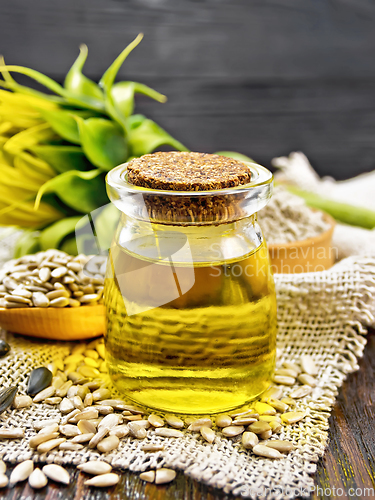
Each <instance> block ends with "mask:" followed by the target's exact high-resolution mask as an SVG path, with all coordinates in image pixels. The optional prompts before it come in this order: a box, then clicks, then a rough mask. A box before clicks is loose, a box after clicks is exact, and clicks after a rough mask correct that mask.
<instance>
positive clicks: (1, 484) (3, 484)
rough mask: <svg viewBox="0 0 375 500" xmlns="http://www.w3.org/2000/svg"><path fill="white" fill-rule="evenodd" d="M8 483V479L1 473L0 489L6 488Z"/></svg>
mask: <svg viewBox="0 0 375 500" xmlns="http://www.w3.org/2000/svg"><path fill="white" fill-rule="evenodd" d="M8 483H9V479H8V478H7V476H6V475H5V474H3V473H0V488H5V487H6V486H8Z"/></svg>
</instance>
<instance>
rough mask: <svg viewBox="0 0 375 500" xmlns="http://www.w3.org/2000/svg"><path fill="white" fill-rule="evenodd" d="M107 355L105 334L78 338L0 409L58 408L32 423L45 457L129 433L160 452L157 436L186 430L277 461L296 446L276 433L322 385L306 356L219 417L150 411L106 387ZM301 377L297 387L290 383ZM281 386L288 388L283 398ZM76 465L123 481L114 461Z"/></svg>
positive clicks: (164, 473)
mask: <svg viewBox="0 0 375 500" xmlns="http://www.w3.org/2000/svg"><path fill="white" fill-rule="evenodd" d="M104 356H105V350H104V343H103V340H102V339H97V340H94V341H92V342H90V343H89V344H84V343H81V344H77V345H76V346H75V347H74V348H73V349H72V351H71V353H70V355H69V356H68V357H66V358H65V360H56V361H54V362H53V363H52V364H49V365H48V366H47V367H40V368H37V369H36V370H34V371H33V372H32V373H31V374H30V378H29V384H28V388H27V392H28V394H27V395H15V394H16V391H14V390H13V392H12V393H11V394H10V389H14V388H7V389H4V390H3V391H1V392H0V405H1V406H0V411H4V409H6V407H9V406H10V405H11V404H12V405H13V407H14V408H17V409H20V410H22V408H27V407H30V406H31V405H33V404H40V403H44V404H46V405H49V406H50V407H51V408H58V409H59V411H60V414H61V416H60V417H58V418H51V419H46V420H43V421H38V422H35V423H34V430H35V431H36V434H35V435H34V436H33V437H31V438H30V439H29V446H30V448H31V449H32V450H34V451H37V452H38V453H40V454H41V455H44V454H48V453H49V452H50V451H52V450H55V449H59V450H71V451H78V450H81V449H83V448H84V447H88V448H90V449H96V450H97V451H100V452H101V453H107V452H110V451H113V450H115V449H116V448H118V446H119V444H120V442H121V440H122V439H123V438H125V437H126V438H127V439H128V438H130V439H137V440H145V443H144V445H143V446H142V447H141V450H142V451H143V452H147V453H154V452H159V451H163V450H164V446H163V444H154V443H152V442H150V439H151V438H152V437H153V436H155V435H156V436H160V437H166V438H174V439H181V438H183V437H184V433H186V432H193V433H198V434H200V436H201V438H202V439H203V440H204V441H206V442H207V443H210V444H211V443H214V442H215V441H217V440H218V439H222V438H226V439H233V440H235V441H236V442H238V441H239V440H241V446H242V447H243V448H244V449H245V450H247V451H248V452H249V453H253V454H254V455H258V456H261V457H264V458H269V459H280V458H282V457H283V455H284V454H286V453H289V452H291V451H293V450H294V444H293V443H292V442H290V441H285V440H279V439H277V435H278V434H279V433H280V432H281V431H282V429H283V428H284V426H287V425H293V424H296V423H297V422H299V421H301V420H302V419H304V418H305V416H306V412H305V411H300V410H299V409H298V401H297V400H298V399H300V398H303V397H304V396H307V395H309V394H310V393H311V391H312V390H313V387H315V386H316V385H317V381H316V379H315V376H316V375H317V374H318V369H317V366H316V364H315V363H314V361H313V359H312V358H311V357H310V356H302V357H301V359H300V360H299V362H298V363H291V362H285V363H284V364H283V367H282V368H279V369H278V370H276V372H275V376H274V385H272V386H271V387H270V388H269V389H268V390H267V391H266V392H265V393H263V394H262V396H261V398H260V399H259V400H257V401H254V402H252V403H251V404H250V405H248V406H247V407H245V408H242V409H239V410H236V411H233V412H229V413H225V414H220V415H217V416H216V417H215V418H214V419H212V418H210V417H209V416H207V417H200V418H196V417H187V418H181V417H179V416H176V415H171V414H156V413H147V411H146V410H145V409H143V408H140V407H138V406H135V405H133V404H129V403H127V402H125V401H123V400H122V399H116V398H113V397H112V394H111V391H110V389H108V382H109V379H108V377H107V375H106V367H105V363H104ZM297 381H298V382H299V383H300V384H301V386H300V387H298V388H297V389H288V386H291V385H294V384H295V383H296V382H297ZM6 390H7V391H8V393H7V397H6V401H3V399H4V398H3V397H2V394H3V393H4V391H6ZM284 392H289V394H288V395H287V396H284ZM4 405H5V407H4ZM24 436H25V431H24V429H21V428H20V429H18V428H3V429H1V430H0V439H21V438H23V437H24ZM20 465H22V464H20ZM18 467H20V466H18ZM25 467H26V466H25ZM79 468H80V469H81V470H82V471H83V472H87V473H90V474H95V477H93V478H92V479H90V480H88V481H86V484H87V485H88V486H90V485H91V486H102V487H106V486H112V485H114V484H117V482H118V480H119V478H118V475H116V474H114V473H111V469H110V466H109V465H108V464H106V463H105V462H102V461H99V463H97V462H88V463H86V464H82V465H81V466H79ZM16 469H17V468H16ZM16 469H15V470H16ZM27 470H28V471H29V475H28V476H27V477H28V478H29V481H31V482H30V484H31V485H33V484H42V483H43V482H44V481H45V479H44V478H43V474H44V475H45V476H47V477H50V478H52V477H51V476H48V474H47V472H46V470H44V468H43V469H42V470H41V471H40V470H39V469H37V470H38V472H35V471H34V472H33V470H30V467H29V469H27ZM32 473H33V474H34V475H33V476H32ZM175 476H176V473H175V471H173V470H171V469H157V470H150V471H146V472H144V473H142V474H141V475H140V478H141V479H142V480H144V481H148V482H154V483H155V484H164V483H168V482H170V481H172V480H173V479H174V478H175ZM22 477H23V476H22ZM30 478H32V479H30ZM25 479H26V478H25ZM52 479H53V478H52ZM19 480H21V479H19ZM3 483H5V480H4V478H3V482H2V481H1V477H0V485H1V484H3ZM4 486H5V484H4ZM36 487H37V486H36Z"/></svg>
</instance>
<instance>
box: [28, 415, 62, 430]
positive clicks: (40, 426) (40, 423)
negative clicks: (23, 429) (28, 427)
mask: <svg viewBox="0 0 375 500" xmlns="http://www.w3.org/2000/svg"><path fill="white" fill-rule="evenodd" d="M59 423H60V419H59V418H58V419H57V418H56V419H51V420H39V421H38V422H34V424H33V427H34V429H35V430H36V431H40V430H42V429H44V428H45V427H50V426H51V425H55V424H59Z"/></svg>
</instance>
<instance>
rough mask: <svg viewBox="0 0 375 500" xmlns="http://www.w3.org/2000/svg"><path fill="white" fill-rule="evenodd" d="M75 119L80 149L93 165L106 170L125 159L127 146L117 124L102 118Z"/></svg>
mask: <svg viewBox="0 0 375 500" xmlns="http://www.w3.org/2000/svg"><path fill="white" fill-rule="evenodd" d="M76 119H77V123H78V127H79V132H80V139H81V144H82V149H83V151H84V153H85V155H86V156H87V158H88V159H89V160H90V161H91V163H92V164H93V165H95V166H96V167H99V168H101V169H103V170H106V171H108V170H111V168H113V167H115V166H116V165H119V164H120V163H123V162H125V161H126V159H127V157H128V146H127V142H126V140H125V138H124V133H123V131H122V129H121V128H120V126H119V125H117V124H116V123H113V122H111V121H110V120H106V119H104V118H89V119H87V120H83V119H82V118H79V117H77V118H76Z"/></svg>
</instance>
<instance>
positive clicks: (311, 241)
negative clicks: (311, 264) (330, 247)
mask: <svg viewBox="0 0 375 500" xmlns="http://www.w3.org/2000/svg"><path fill="white" fill-rule="evenodd" d="M312 210H313V211H314V212H320V213H321V214H322V215H323V219H324V220H325V221H326V222H328V223H329V224H330V226H329V228H328V229H327V230H326V231H323V232H322V233H319V234H317V235H316V236H312V237H311V238H306V239H304V240H295V241H288V242H287V243H272V244H269V245H268V249H269V250H274V249H278V248H287V249H288V248H296V247H300V248H301V247H306V246H310V245H315V244H316V243H320V242H321V241H324V240H327V239H329V238H330V237H331V236H332V233H333V230H334V229H335V226H336V221H335V219H333V217H331V216H330V215H329V214H327V213H326V212H323V211H322V210H317V209H312Z"/></svg>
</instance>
